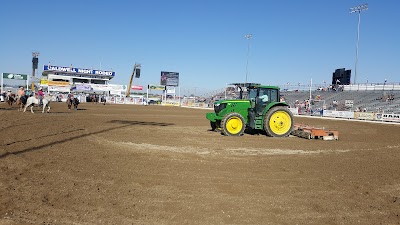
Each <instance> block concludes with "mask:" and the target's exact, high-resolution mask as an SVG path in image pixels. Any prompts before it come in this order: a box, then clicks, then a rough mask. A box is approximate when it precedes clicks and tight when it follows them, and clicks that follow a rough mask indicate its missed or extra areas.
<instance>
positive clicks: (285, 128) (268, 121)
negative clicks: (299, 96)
mask: <svg viewBox="0 0 400 225" xmlns="http://www.w3.org/2000/svg"><path fill="white" fill-rule="evenodd" d="M293 125H294V123H293V114H292V112H291V111H290V110H289V108H288V107H282V106H276V107H273V108H271V109H270V110H269V111H268V112H267V113H266V115H265V118H264V130H265V132H266V133H267V135H268V136H270V137H287V136H289V134H290V133H291V132H292V131H293Z"/></svg>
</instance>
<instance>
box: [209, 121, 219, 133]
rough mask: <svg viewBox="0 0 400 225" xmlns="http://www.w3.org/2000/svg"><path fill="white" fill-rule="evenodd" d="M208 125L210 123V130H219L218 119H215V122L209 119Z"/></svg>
mask: <svg viewBox="0 0 400 225" xmlns="http://www.w3.org/2000/svg"><path fill="white" fill-rule="evenodd" d="M210 125H211V131H220V130H221V127H220V121H216V122H212V121H210Z"/></svg>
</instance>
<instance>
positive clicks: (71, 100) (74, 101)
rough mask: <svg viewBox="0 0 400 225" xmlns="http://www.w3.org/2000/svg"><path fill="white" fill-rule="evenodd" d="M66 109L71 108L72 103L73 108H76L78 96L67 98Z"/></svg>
mask: <svg viewBox="0 0 400 225" xmlns="http://www.w3.org/2000/svg"><path fill="white" fill-rule="evenodd" d="M67 104H68V109H69V110H71V107H72V105H74V109H75V110H77V109H78V105H79V100H78V98H68V99H67Z"/></svg>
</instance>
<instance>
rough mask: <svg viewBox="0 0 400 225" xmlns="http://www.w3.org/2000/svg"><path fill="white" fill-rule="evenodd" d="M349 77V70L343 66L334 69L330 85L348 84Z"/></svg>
mask: <svg viewBox="0 0 400 225" xmlns="http://www.w3.org/2000/svg"><path fill="white" fill-rule="evenodd" d="M350 79H351V70H346V69H345V68H341V69H336V70H335V72H334V73H333V75H332V85H336V84H340V85H349V84H350Z"/></svg>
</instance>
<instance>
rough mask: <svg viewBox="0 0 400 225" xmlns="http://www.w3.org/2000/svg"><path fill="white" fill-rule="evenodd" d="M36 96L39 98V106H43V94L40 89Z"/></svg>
mask: <svg viewBox="0 0 400 225" xmlns="http://www.w3.org/2000/svg"><path fill="white" fill-rule="evenodd" d="M37 95H38V96H39V100H40V103H39V104H40V105H43V97H44V92H43V90H42V88H39V91H38V93H37Z"/></svg>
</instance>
